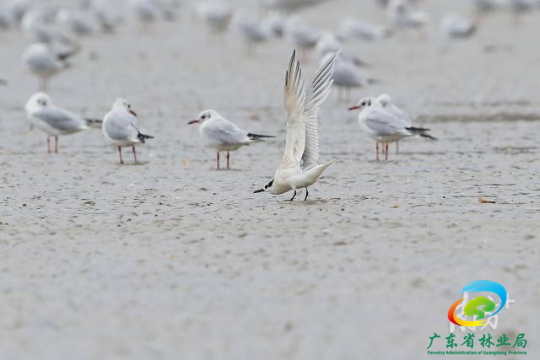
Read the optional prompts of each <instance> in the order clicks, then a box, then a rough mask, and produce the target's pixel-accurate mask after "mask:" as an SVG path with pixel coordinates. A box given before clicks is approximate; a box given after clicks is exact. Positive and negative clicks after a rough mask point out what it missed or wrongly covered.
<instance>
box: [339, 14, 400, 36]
mask: <svg viewBox="0 0 540 360" xmlns="http://www.w3.org/2000/svg"><path fill="white" fill-rule="evenodd" d="M391 33H392V32H391V30H390V29H389V28H387V27H386V26H383V25H377V24H372V23H368V22H364V21H360V20H354V19H345V20H343V21H342V23H341V25H340V31H339V34H340V35H341V36H342V37H344V38H346V39H349V38H353V39H360V40H364V41H375V40H378V39H382V38H385V37H388V36H390V35H391Z"/></svg>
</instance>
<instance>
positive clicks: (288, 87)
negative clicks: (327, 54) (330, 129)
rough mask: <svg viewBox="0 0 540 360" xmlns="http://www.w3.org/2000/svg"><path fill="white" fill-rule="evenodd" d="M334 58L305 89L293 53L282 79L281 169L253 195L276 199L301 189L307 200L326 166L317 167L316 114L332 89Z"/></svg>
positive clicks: (317, 134) (298, 65) (298, 63)
mask: <svg viewBox="0 0 540 360" xmlns="http://www.w3.org/2000/svg"><path fill="white" fill-rule="evenodd" d="M335 64H336V57H334V58H333V59H331V60H330V61H329V62H328V63H326V64H323V66H321V67H320V68H319V70H317V72H316V74H315V77H314V79H313V81H312V82H311V84H310V85H309V87H307V86H306V84H305V82H304V79H303V78H302V69H301V68H300V62H298V61H297V60H296V51H295V52H293V55H292V57H291V61H290V63H289V68H288V70H287V73H286V76H285V111H286V113H287V143H286V145H285V154H284V155H283V160H282V162H281V165H280V166H279V168H278V169H277V171H276V174H275V176H274V179H273V180H272V181H270V182H269V183H268V184H267V185H266V186H265V187H264V188H263V189H260V190H257V191H255V193H260V192H269V193H270V194H272V195H280V194H283V193H286V192H288V191H290V190H292V191H294V195H293V197H292V198H291V199H290V201H293V200H294V198H295V197H296V190H298V189H302V188H305V189H306V196H305V198H304V200H307V197H308V195H309V192H308V187H309V186H311V185H313V184H315V183H316V182H317V180H319V178H320V177H321V175H322V173H323V172H324V171H325V170H326V168H327V167H329V166H330V165H332V164H333V163H334V161H335V160H332V161H331V162H329V163H326V164H323V165H320V164H319V129H318V127H319V126H318V125H319V124H318V114H319V108H320V106H321V104H322V103H323V102H324V101H325V100H326V98H327V97H328V95H330V91H331V88H332V83H333V80H332V75H333V73H334V66H335Z"/></svg>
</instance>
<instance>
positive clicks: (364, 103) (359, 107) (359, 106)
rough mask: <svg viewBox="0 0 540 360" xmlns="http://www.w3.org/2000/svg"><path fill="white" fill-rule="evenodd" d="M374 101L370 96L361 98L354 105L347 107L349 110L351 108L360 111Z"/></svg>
mask: <svg viewBox="0 0 540 360" xmlns="http://www.w3.org/2000/svg"><path fill="white" fill-rule="evenodd" d="M374 101H375V99H374V98H372V97H371V96H369V97H365V98H362V99H360V100H359V101H358V102H357V103H356V105H354V106H351V107H350V108H349V111H352V110H360V111H362V110H364V109H366V108H368V107H370V106H371V105H372V104H373V102H374Z"/></svg>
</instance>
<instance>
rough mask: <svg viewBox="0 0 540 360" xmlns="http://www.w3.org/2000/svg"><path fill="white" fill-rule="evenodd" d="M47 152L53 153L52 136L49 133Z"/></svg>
mask: <svg viewBox="0 0 540 360" xmlns="http://www.w3.org/2000/svg"><path fill="white" fill-rule="evenodd" d="M47 152H48V153H49V154H50V153H51V137H50V136H49V135H47Z"/></svg>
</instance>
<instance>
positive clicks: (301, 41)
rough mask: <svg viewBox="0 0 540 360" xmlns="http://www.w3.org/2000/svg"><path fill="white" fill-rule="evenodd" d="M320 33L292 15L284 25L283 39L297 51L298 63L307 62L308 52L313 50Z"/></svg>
mask: <svg viewBox="0 0 540 360" xmlns="http://www.w3.org/2000/svg"><path fill="white" fill-rule="evenodd" d="M321 35H322V32H321V31H320V30H318V29H316V28H314V27H312V26H310V25H308V24H307V23H306V22H304V20H302V19H301V18H300V17H299V16H297V15H294V16H291V17H290V18H288V19H287V21H286V23H285V39H286V40H287V41H288V42H289V43H290V44H291V45H292V46H293V47H294V48H295V49H299V52H300V56H299V59H300V62H307V61H308V55H307V54H308V52H309V51H310V50H312V49H313V48H315V46H316V45H317V41H319V38H320V37H321Z"/></svg>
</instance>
